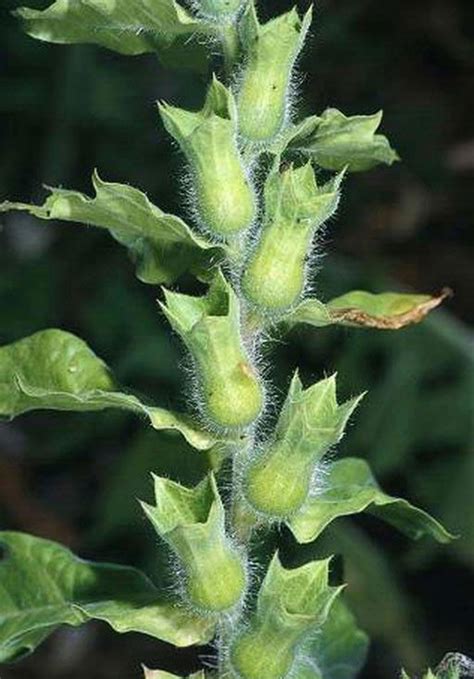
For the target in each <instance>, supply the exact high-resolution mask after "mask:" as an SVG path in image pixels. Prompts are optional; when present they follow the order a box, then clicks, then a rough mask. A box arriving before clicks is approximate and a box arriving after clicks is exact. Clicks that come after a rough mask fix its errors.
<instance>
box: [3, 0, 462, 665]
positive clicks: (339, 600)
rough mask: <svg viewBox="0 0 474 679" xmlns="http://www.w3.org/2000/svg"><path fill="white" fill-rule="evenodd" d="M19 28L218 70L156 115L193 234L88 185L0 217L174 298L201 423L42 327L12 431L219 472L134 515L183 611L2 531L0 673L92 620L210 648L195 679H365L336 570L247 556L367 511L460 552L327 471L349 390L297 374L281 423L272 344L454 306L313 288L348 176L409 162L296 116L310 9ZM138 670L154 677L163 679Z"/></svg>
mask: <svg viewBox="0 0 474 679" xmlns="http://www.w3.org/2000/svg"><path fill="white" fill-rule="evenodd" d="M16 15H17V17H18V18H19V20H20V22H21V24H22V25H23V27H24V29H25V31H26V32H27V33H28V34H29V35H30V36H32V37H34V38H37V39H39V40H42V41H46V42H52V43H71V44H72V43H93V44H96V45H99V46H101V47H105V48H107V49H110V50H114V51H116V52H119V53H120V54H123V55H136V54H142V53H148V52H150V53H155V54H156V55H158V57H159V59H160V60H161V61H162V62H163V63H164V64H165V65H169V66H186V67H197V68H201V69H202V68H203V67H204V68H205V67H206V64H208V57H207V55H214V57H215V59H216V60H215V64H214V70H215V72H216V74H213V75H212V77H209V85H208V88H207V93H206V95H205V98H204V101H203V104H202V107H201V108H200V110H197V111H188V110H184V109H182V108H179V106H177V105H176V102H161V103H160V104H159V105H158V110H159V114H160V116H161V120H162V123H163V127H164V128H165V130H166V131H167V132H168V133H169V134H170V135H171V137H172V138H173V139H174V140H175V142H177V145H178V146H179V149H180V152H182V158H183V174H186V175H187V176H188V177H189V181H190V182H191V185H192V188H191V196H190V198H189V199H188V202H189V203H190V208H191V209H190V210H189V214H188V216H187V221H184V220H183V219H182V218H181V217H179V216H175V215H172V214H167V213H165V212H163V211H162V210H161V209H160V208H159V207H157V206H155V205H154V204H153V203H152V202H151V201H150V200H149V199H148V198H147V196H146V195H145V194H144V193H142V192H141V191H139V190H138V189H135V188H132V187H130V186H128V185H120V184H116V183H110V182H107V181H104V180H103V179H102V178H100V176H99V174H98V173H97V172H95V173H94V175H93V179H92V181H93V186H94V189H95V196H94V197H88V196H86V195H83V194H81V193H78V192H75V191H72V190H66V189H49V196H48V197H47V199H46V201H45V202H44V204H43V205H29V204H24V203H12V202H5V203H3V204H2V205H1V206H0V210H1V211H2V212H7V211H11V210H21V211H26V212H29V213H30V214H31V215H33V216H34V217H36V218H38V219H39V220H62V221H69V222H74V223H79V224H84V225H92V226H96V227H98V228H101V229H106V230H108V231H109V233H110V235H111V236H112V237H113V238H114V239H115V240H116V241H118V243H120V244H121V245H123V246H125V248H126V249H127V250H128V253H129V255H130V257H131V259H132V261H133V263H134V267H135V271H136V275H137V276H138V278H139V279H140V280H141V281H142V282H143V283H145V284H149V285H155V286H164V287H163V288H162V290H161V291H159V290H158V289H157V295H158V296H159V305H160V309H161V312H162V313H163V314H164V315H165V316H166V318H167V319H168V321H169V323H170V326H171V328H172V329H173V330H174V332H175V333H176V334H177V335H178V336H179V337H180V338H181V340H182V342H183V345H184V349H185V351H186V352H187V353H188V355H189V358H190V362H191V365H192V374H190V381H191V384H190V391H191V393H192V398H191V399H190V402H192V407H190V411H189V413H182V412H177V411H169V410H166V409H163V408H160V407H157V406H154V405H151V404H150V403H149V402H144V401H143V399H140V398H138V397H137V396H134V395H133V394H132V393H131V392H130V391H123V390H121V389H120V387H119V386H118V385H117V382H116V380H115V379H114V377H113V375H112V373H111V371H110V370H109V368H108V367H107V366H106V364H105V363H104V362H103V361H102V360H101V359H99V358H98V357H97V356H96V355H95V354H94V353H93V351H92V350H91V349H90V348H89V347H88V346H87V345H86V344H85V343H84V342H83V341H82V340H81V339H79V338H77V337H75V336H74V335H71V334H69V333H68V332H65V331H63V330H57V329H49V330H42V331H39V332H35V333H34V334H32V335H31V336H29V337H26V338H24V339H19V340H18V341H17V342H15V343H13V344H10V345H7V346H3V347H0V415H2V416H4V417H6V418H12V417H16V416H18V415H21V414H22V413H25V412H27V411H30V410H35V409H55V410H71V411H92V410H102V409H106V408H121V409H125V410H129V411H131V412H133V413H135V414H137V415H140V416H142V417H144V418H145V419H146V421H147V422H148V423H149V424H150V425H151V426H152V427H154V428H155V429H156V430H162V429H168V430H174V431H175V432H176V435H177V436H179V435H181V436H183V437H184V438H185V439H186V441H187V442H188V443H189V444H190V445H191V446H193V447H194V448H195V449H196V455H201V456H202V455H207V459H208V474H207V475H206V476H205V478H203V479H202V480H201V482H200V483H199V484H198V485H197V486H195V487H193V488H188V487H183V486H181V485H180V484H178V483H177V482H175V481H173V480H171V479H168V478H161V477H156V476H155V477H154V479H153V486H154V494H155V500H154V503H153V504H149V503H143V509H144V512H145V516H146V517H147V518H148V519H149V520H150V527H151V528H152V529H154V531H156V533H157V535H158V536H159V538H160V543H159V545H161V547H160V546H158V547H157V548H164V544H165V543H166V549H167V550H168V552H169V553H170V554H171V555H172V557H170V558H171V562H170V569H171V571H172V573H174V577H175V588H174V594H173V595H170V593H169V591H166V592H164V591H161V590H160V589H159V587H158V586H157V585H155V584H154V574H153V573H150V574H149V576H147V575H145V574H143V573H142V572H140V571H138V570H136V569H134V568H131V567H124V566H118V565H113V564H104V563H91V562H88V561H83V560H81V559H79V558H78V557H76V556H74V555H73V554H72V553H71V552H70V551H68V550H67V549H65V548H64V547H62V546H60V545H58V544H55V543H52V542H49V541H47V540H44V539H40V538H38V537H33V536H29V535H24V534H20V533H15V532H3V533H1V534H0V544H1V545H2V547H3V549H4V554H3V558H2V560H1V561H0V661H2V662H9V661H13V660H16V659H19V658H20V657H22V656H23V655H24V654H25V653H28V652H30V651H33V650H34V649H35V648H36V647H37V646H38V645H39V644H40V643H41V642H42V641H43V640H44V639H45V638H46V637H47V636H48V635H49V634H50V633H51V632H52V631H53V630H55V629H56V628H57V627H58V626H59V625H62V624H67V625H81V624H83V623H85V622H87V621H88V620H91V619H99V620H103V621H105V622H107V623H108V624H109V625H110V626H111V627H112V628H113V629H115V630H116V631H117V632H121V633H124V632H128V631H136V632H141V633H143V634H147V635H151V636H152V637H155V638H157V639H161V640H164V641H167V642H170V643H172V644H175V645H176V646H189V645H193V644H197V645H202V644H206V643H208V642H211V641H212V642H213V644H214V648H215V661H214V662H212V663H211V666H210V667H207V668H205V669H203V670H201V671H200V672H198V673H197V674H194V675H192V676H193V677H194V678H195V679H196V678H200V679H204V677H215V678H219V679H224V678H229V679H350V678H351V677H354V676H355V675H356V674H357V672H358V671H359V669H360V667H361V665H362V664H363V661H364V657H365V652H366V648H367V637H366V635H365V634H364V633H363V632H362V631H361V630H359V629H358V628H357V626H356V624H355V620H354V618H353V616H352V614H351V612H350V611H349V609H348V607H347V605H346V603H345V602H344V597H343V593H342V590H343V583H334V582H333V581H332V576H331V560H330V559H323V560H308V561H307V562H306V563H303V565H298V566H296V567H295V566H294V565H293V564H291V563H289V562H286V561H285V556H284V555H283V554H279V553H278V552H276V553H273V554H270V555H267V556H263V555H262V552H261V551H259V550H258V549H257V548H256V545H257V546H258V544H259V541H260V540H261V538H262V536H263V537H265V535H267V534H268V533H269V532H270V531H271V529H272V528H273V527H276V526H279V527H280V526H286V528H287V529H288V530H289V531H290V532H291V533H292V535H293V536H294V539H295V541H296V543H298V544H303V543H312V542H314V541H315V540H316V539H317V538H318V536H319V535H320V534H321V533H322V531H323V530H324V529H325V528H326V526H328V524H330V523H331V522H332V521H333V520H335V519H336V518H337V517H339V516H346V515H352V514H356V513H359V512H369V513H371V514H373V515H375V516H377V517H379V518H381V519H383V520H385V521H387V522H389V523H390V524H393V525H394V526H395V527H396V528H397V529H399V530H401V531H403V532H404V533H406V534H407V535H408V536H409V537H411V538H413V539H418V538H420V537H422V536H429V537H431V538H434V539H435V540H438V541H440V542H448V541H449V540H450V539H451V535H450V534H449V533H448V532H447V531H446V530H445V528H443V526H441V525H440V524H439V523H438V522H437V521H436V520H435V519H433V518H431V517H430V516H429V515H428V514H426V513H425V512H424V511H423V510H421V509H418V508H416V507H414V506H413V505H411V504H410V503H409V502H408V501H407V500H403V499H399V498H396V497H392V496H390V495H388V494H386V493H384V492H383V491H382V490H381V488H380V487H379V486H378V484H377V482H376V481H375V479H374V477H373V475H372V473H371V471H370V469H369V467H368V465H367V463H366V462H365V461H364V460H360V459H355V458H344V459H339V460H337V461H336V460H335V457H334V454H333V452H332V451H334V449H335V446H337V443H338V442H339V441H340V439H341V437H342V436H343V434H344V430H345V427H346V425H347V422H348V420H349V418H351V417H352V416H353V413H354V411H356V409H357V405H358V403H359V401H360V399H361V395H356V396H355V397H354V396H353V395H341V394H339V393H338V389H337V377H336V376H335V375H330V376H320V379H318V380H316V381H315V382H314V383H312V384H310V383H307V382H306V380H302V379H301V377H300V376H299V374H298V372H296V373H295V374H294V376H293V378H292V380H291V383H290V384H289V386H288V393H287V395H286V397H285V398H284V399H283V403H282V404H281V406H280V409H279V412H278V414H277V416H276V417H274V416H273V412H274V411H273V407H270V406H273V404H272V401H273V396H272V390H271V386H270V385H269V383H268V379H267V377H266V376H267V374H268V371H267V368H268V366H269V365H271V353H270V352H269V351H268V350H267V348H266V346H265V342H264V340H265V339H267V338H268V337H269V336H272V335H277V334H278V336H279V337H284V335H285V333H287V332H288V331H289V330H290V329H291V328H293V327H294V326H295V325H297V324H301V323H306V324H309V325H312V326H314V327H315V328H320V327H324V326H329V325H334V326H348V327H356V328H374V329H398V328H402V327H404V326H406V325H409V324H410V323H415V322H418V321H420V320H422V319H423V317H424V316H425V315H426V314H427V313H428V312H429V311H430V310H431V309H434V308H435V307H436V306H438V305H439V303H440V302H441V301H442V299H443V298H444V297H445V296H446V294H447V292H443V293H441V294H440V295H438V296H434V297H432V296H429V295H418V294H404V293H396V292H389V293H383V294H372V293H370V292H367V291H361V290H356V291H352V292H348V293H347V294H345V295H343V296H342V297H339V298H337V299H333V300H330V301H326V302H323V301H321V300H320V299H319V298H317V297H316V296H314V293H313V292H312V291H313V289H314V278H315V275H316V269H315V267H314V266H313V262H314V261H315V255H318V254H319V250H320V239H319V238H318V235H319V234H320V233H321V231H322V230H323V229H327V228H328V225H329V222H330V220H331V218H333V216H334V214H335V212H336V209H337V206H338V203H339V201H340V199H341V191H342V187H343V183H344V181H346V177H347V175H348V174H350V173H351V172H358V171H362V170H368V169H370V168H372V167H374V166H375V165H377V164H379V163H385V164H389V165H390V164H391V163H393V162H394V161H395V160H397V158H398V157H397V154H396V152H395V151H394V150H393V149H392V148H391V146H390V144H389V142H388V141H387V139H386V138H385V137H384V136H382V135H381V134H378V133H377V130H378V127H379V125H380V123H381V114H380V113H376V114H374V115H360V116H346V115H344V114H343V113H341V112H340V111H338V110H335V109H327V110H326V111H324V112H322V113H321V114H319V115H313V116H311V117H309V118H306V119H303V120H300V119H298V116H297V114H296V110H295V106H294V105H292V102H293V99H294V94H295V92H294V91H295V87H296V85H295V82H296V79H295V67H296V62H297V60H298V57H299V56H300V54H301V53H302V50H303V49H304V47H305V43H306V41H307V39H308V35H309V30H310V25H311V20H312V17H311V10H309V11H308V12H307V13H306V14H305V15H304V16H301V15H300V14H299V13H298V11H297V10H296V9H291V10H290V11H288V12H286V13H284V14H282V15H281V16H278V17H276V18H272V19H270V20H268V21H262V20H261V19H260V18H259V12H258V8H257V7H255V5H254V2H253V1H252V0H192V2H190V3H189V6H188V7H184V6H181V5H179V4H178V3H177V2H175V0H75V1H71V0H56V2H54V3H53V4H52V5H51V6H50V7H49V8H47V9H45V10H43V11H40V10H33V9H26V8H23V9H18V10H17V11H16ZM218 52H220V55H221V56H220V57H219V58H217V57H216V54H217V53H218ZM210 70H211V69H209V68H208V72H210ZM122 152H123V150H122ZM184 273H191V274H192V275H194V276H196V278H197V279H199V280H200V281H201V283H203V284H205V285H206V286H207V288H206V291H205V293H204V294H202V295H200V296H196V295H190V294H187V293H186V291H185V290H184V291H183V287H182V285H181V280H182V279H181V276H182V274H184ZM159 311H160V310H159V309H158V308H157V313H159ZM368 398H370V395H369V396H368ZM151 400H152V399H151ZM274 420H275V421H274ZM374 444H375V442H374ZM255 538H257V540H255ZM306 553H308V552H306ZM256 563H257V564H258V567H256ZM157 664H159V658H157ZM341 667H342V668H343V669H341ZM137 671H138V670H137ZM144 671H145V676H146V677H147V679H171V678H172V676H173V675H171V674H169V673H167V672H163V671H161V670H148V669H146V670H144ZM450 671H451V670H450ZM453 671H454V670H453ZM427 676H434V675H432V674H429V675H427ZM439 676H443V675H442V674H440V675H439ZM449 676H454V675H452V674H450V675H449ZM456 676H457V675H456Z"/></svg>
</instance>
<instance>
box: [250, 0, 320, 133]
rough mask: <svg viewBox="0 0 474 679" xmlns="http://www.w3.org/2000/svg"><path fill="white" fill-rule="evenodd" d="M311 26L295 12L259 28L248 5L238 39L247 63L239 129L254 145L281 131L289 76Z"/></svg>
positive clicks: (288, 89)
mask: <svg viewBox="0 0 474 679" xmlns="http://www.w3.org/2000/svg"><path fill="white" fill-rule="evenodd" d="M310 24H311V9H310V10H309V11H308V12H307V13H306V15H305V16H304V18H303V20H301V19H300V18H299V16H298V12H297V11H296V9H294V8H293V9H292V10H291V11H290V12H287V13H286V14H282V15H281V16H279V17H277V18H276V19H272V20H271V21H269V22H268V23H266V24H263V25H260V24H259V21H258V18H257V14H256V11H255V6H254V4H253V2H251V3H250V4H249V6H248V8H247V10H246V12H245V14H244V16H243V19H242V25H241V36H242V42H243V44H244V47H245V48H246V51H247V59H246V62H245V67H244V70H243V73H242V77H241V82H240V87H239V91H238V98H237V107H238V111H239V129H240V133H241V134H242V136H243V137H245V138H246V139H248V140H249V141H253V142H266V141H268V140H270V139H273V137H275V136H276V135H277V134H278V133H279V132H280V131H281V130H282V129H283V127H284V125H285V122H286V118H287V112H288V101H289V96H290V86H291V74H292V70H293V66H294V63H295V60H296V57H297V56H298V53H299V52H300V50H301V48H302V46H303V42H304V39H305V37H306V33H307V31H308V28H309V26H310Z"/></svg>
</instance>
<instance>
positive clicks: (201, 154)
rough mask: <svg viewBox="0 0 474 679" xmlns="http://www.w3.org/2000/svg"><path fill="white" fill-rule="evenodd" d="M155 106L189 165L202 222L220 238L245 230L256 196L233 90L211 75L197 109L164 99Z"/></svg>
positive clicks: (251, 218) (251, 216) (252, 214)
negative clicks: (240, 146) (239, 137)
mask: <svg viewBox="0 0 474 679" xmlns="http://www.w3.org/2000/svg"><path fill="white" fill-rule="evenodd" d="M159 110H160V114H161V117H162V120H163V124H164V126H165V128H166V129H167V131H168V132H169V133H170V134H171V135H172V136H173V137H174V138H175V139H176V141H177V142H178V143H179V145H180V147H181V149H182V151H183V153H184V154H185V155H186V158H187V160H188V162H189V164H190V167H191V170H192V177H193V184H194V187H193V188H194V192H195V195H196V202H197V210H198V214H199V219H200V221H201V223H202V225H203V226H204V227H205V228H206V229H207V230H209V231H210V232H212V233H214V234H216V235H218V236H221V237H226V236H231V235H233V234H236V233H238V232H240V231H244V230H245V229H247V228H248V227H249V226H250V225H251V223H252V221H253V218H254V214H255V196H254V192H253V189H252V186H251V184H250V181H249V178H248V177H247V175H246V172H245V169H244V166H243V163H242V159H241V157H240V153H239V149H238V146H237V139H236V108H235V101H234V98H233V96H232V94H231V93H230V92H229V90H227V89H226V88H225V87H224V85H222V84H221V83H220V82H219V81H218V80H217V79H216V78H215V77H214V78H213V81H212V84H211V86H210V88H209V90H208V94H207V98H206V101H205V103H204V107H203V108H202V110H201V111H198V112H191V111H185V110H183V109H180V108H175V107H173V106H169V105H168V104H160V106H159Z"/></svg>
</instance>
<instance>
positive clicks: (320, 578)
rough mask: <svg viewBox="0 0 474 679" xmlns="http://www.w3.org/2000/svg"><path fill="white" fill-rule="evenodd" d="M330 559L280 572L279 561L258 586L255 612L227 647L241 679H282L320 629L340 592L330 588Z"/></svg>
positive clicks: (281, 569)
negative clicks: (302, 647) (311, 633)
mask: <svg viewBox="0 0 474 679" xmlns="http://www.w3.org/2000/svg"><path fill="white" fill-rule="evenodd" d="M329 563H330V560H329V559H326V560H323V561H312V562H310V563H307V564H305V565H304V566H301V567H299V568H294V569H289V570H288V569H286V568H284V567H283V566H282V565H281V563H280V560H279V559H278V556H275V557H274V558H273V560H272V562H271V564H270V567H269V569H268V572H267V574H266V576H265V579H264V581H263V583H262V586H261V589H260V592H259V595H258V600H257V609H256V611H255V613H254V615H253V618H252V620H251V621H250V624H249V626H248V627H247V628H245V629H244V630H242V631H240V632H238V633H237V634H236V636H235V638H234V640H233V641H232V642H231V647H230V653H229V657H230V662H231V665H232V667H233V668H234V671H235V672H236V674H237V676H239V677H242V679H274V678H275V677H280V678H281V679H286V677H288V676H290V674H291V672H292V671H293V670H294V668H295V660H296V658H297V655H298V650H299V648H300V646H301V643H302V641H303V640H304V639H305V637H306V635H307V634H308V633H309V632H314V631H315V630H317V629H318V627H321V626H322V625H323V624H324V622H325V620H326V618H327V616H328V613H329V611H330V609H331V606H332V604H333V602H334V600H335V599H336V597H337V596H338V594H339V593H340V591H341V589H342V588H341V587H331V586H329V581H328V578H329Z"/></svg>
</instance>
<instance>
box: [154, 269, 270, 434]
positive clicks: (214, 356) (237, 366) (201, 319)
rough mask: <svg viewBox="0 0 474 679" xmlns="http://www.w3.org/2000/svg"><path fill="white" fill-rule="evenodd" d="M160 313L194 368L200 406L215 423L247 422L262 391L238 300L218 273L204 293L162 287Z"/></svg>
mask: <svg viewBox="0 0 474 679" xmlns="http://www.w3.org/2000/svg"><path fill="white" fill-rule="evenodd" d="M165 296H166V306H163V311H164V313H165V314H166V316H167V318H168V320H169V322H170V323H171V325H172V327H173V328H174V329H175V330H176V332H178V333H179V334H180V335H181V337H182V339H183V340H184V342H185V344H186V346H187V348H188V349H189V351H190V353H191V355H192V357H193V359H194V363H195V366H196V373H197V379H198V389H199V399H198V400H199V405H200V408H201V411H202V413H203V415H204V416H205V417H206V418H207V419H208V420H209V421H210V422H211V424H213V425H214V426H216V427H218V428H220V429H223V428H224V429H225V428H239V427H245V426H247V425H249V424H251V423H252V422H253V421H254V420H255V419H256V418H257V417H258V415H259V414H260V412H261V410H262V406H263V389H262V386H261V384H260V381H259V379H258V377H257V374H256V372H255V369H254V367H253V365H252V363H251V361H250V357H249V356H248V353H247V351H246V349H245V347H244V346H243V343H242V339H241V335H240V308H239V301H238V299H237V297H236V295H235V293H234V291H233V290H232V288H231V286H230V285H229V283H227V281H226V280H225V278H224V277H223V276H222V274H220V273H219V275H218V276H217V277H216V278H215V279H214V282H213V283H212V285H211V286H210V288H209V291H208V293H207V295H205V296H204V297H190V296H189V295H182V294H178V293H175V292H169V291H165Z"/></svg>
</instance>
